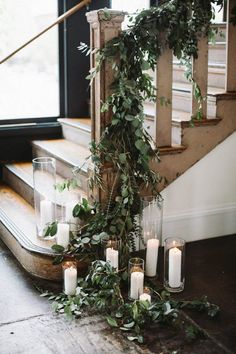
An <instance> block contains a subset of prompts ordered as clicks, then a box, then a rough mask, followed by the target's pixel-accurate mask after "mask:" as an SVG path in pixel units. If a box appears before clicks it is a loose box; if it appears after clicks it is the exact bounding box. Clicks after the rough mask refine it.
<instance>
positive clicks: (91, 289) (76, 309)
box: [40, 261, 219, 343]
mask: <svg viewBox="0 0 236 354" xmlns="http://www.w3.org/2000/svg"><path fill="white" fill-rule="evenodd" d="M40 291H41V296H43V297H48V299H49V300H50V301H53V303H52V308H53V310H54V311H55V312H57V313H59V314H65V315H67V316H68V317H69V318H71V319H72V318H78V317H80V316H81V315H82V314H83V312H84V311H87V313H88V311H90V312H91V311H96V313H97V312H99V313H100V314H102V315H104V316H105V317H106V320H107V322H108V324H109V325H110V326H111V327H114V328H117V329H120V330H121V331H122V332H123V333H124V335H125V336H126V338H127V339H128V340H130V341H134V340H137V341H138V342H139V343H143V342H144V337H145V328H147V327H149V326H150V325H156V324H161V325H165V326H166V325H167V326H168V325H172V326H175V327H176V328H178V329H179V330H182V331H184V332H185V334H186V338H187V339H190V340H192V339H196V338H197V337H199V336H204V334H203V332H201V331H200V330H199V328H197V327H194V326H193V325H191V324H189V323H188V321H186V320H185V319H184V318H183V316H181V311H180V310H182V309H190V310H195V311H198V312H205V313H206V314H207V315H208V316H209V317H215V316H216V315H217V314H218V312H219V307H218V306H217V305H214V304H211V303H210V302H209V301H208V299H207V297H206V296H203V297H202V298H201V299H194V300H187V301H186V300H174V299H172V298H171V297H170V294H169V293H167V292H166V291H160V292H157V291H155V289H153V300H152V303H149V302H148V301H143V300H135V301H133V302H129V301H127V300H126V298H125V296H124V295H123V294H122V282H121V277H120V276H119V274H118V273H117V272H116V271H115V270H114V268H112V267H111V265H110V264H109V263H106V262H103V261H95V262H93V263H92V265H91V268H90V271H89V273H88V275H87V276H86V277H85V278H84V279H83V278H80V279H79V280H78V286H77V288H76V294H75V295H74V296H68V295H66V294H64V293H52V292H49V291H46V292H44V291H42V290H40Z"/></svg>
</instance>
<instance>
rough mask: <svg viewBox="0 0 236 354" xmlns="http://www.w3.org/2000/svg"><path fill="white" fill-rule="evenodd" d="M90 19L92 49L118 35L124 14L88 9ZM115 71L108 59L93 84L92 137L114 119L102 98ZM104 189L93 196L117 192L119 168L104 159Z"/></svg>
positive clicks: (102, 197)
mask: <svg viewBox="0 0 236 354" xmlns="http://www.w3.org/2000/svg"><path fill="white" fill-rule="evenodd" d="M86 16H87V20H88V22H89V23H90V47H91V48H92V49H101V48H103V47H104V45H105V43H106V42H108V41H109V40H111V39H113V38H115V37H117V36H118V35H119V33H120V32H121V24H122V22H123V20H124V16H125V14H124V13H123V12H120V11H113V10H107V9H106V10H96V11H91V12H89V13H87V15H86ZM96 56H97V54H96V53H92V54H91V56H90V67H91V68H94V67H95V64H96ZM113 79H114V75H113V70H112V65H111V63H108V62H105V63H104V64H103V65H102V68H101V70H100V71H99V72H98V73H97V75H96V77H95V79H94V80H93V82H92V84H91V96H90V102H91V103H90V105H91V122H92V140H95V141H96V142H99V141H100V137H101V134H102V132H103V131H104V129H105V127H106V126H107V124H109V123H110V122H111V118H112V112H111V111H109V112H105V113H102V112H101V107H102V104H103V102H104V101H105V100H106V98H107V97H108V96H109V94H110V93H111V90H110V85H111V83H112V82H113ZM100 173H101V176H102V180H103V184H104V187H105V189H104V190H101V189H99V190H97V191H93V197H95V198H96V199H97V200H99V201H100V202H101V203H106V201H107V196H108V193H109V191H111V190H113V191H114V193H115V184H116V180H117V178H116V175H117V171H114V168H113V166H112V165H111V164H109V165H108V164H107V163H105V162H104V164H103V166H102V168H101V171H100Z"/></svg>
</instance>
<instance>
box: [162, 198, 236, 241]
mask: <svg viewBox="0 0 236 354" xmlns="http://www.w3.org/2000/svg"><path fill="white" fill-rule="evenodd" d="M231 234H236V203H227V204H222V205H216V206H211V207H208V208H205V209H201V210H188V211H182V212H181V213H178V214H169V215H168V214H166V215H164V222H163V239H165V238H166V237H169V236H179V237H182V238H184V239H185V240H186V241H187V242H189V241H197V240H202V239H206V238H212V237H218V236H224V235H231Z"/></svg>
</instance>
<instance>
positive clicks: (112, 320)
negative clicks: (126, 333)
mask: <svg viewBox="0 0 236 354" xmlns="http://www.w3.org/2000/svg"><path fill="white" fill-rule="evenodd" d="M106 320H107V322H108V324H109V325H110V326H111V327H118V324H117V321H116V319H115V318H113V317H111V316H107V317H106Z"/></svg>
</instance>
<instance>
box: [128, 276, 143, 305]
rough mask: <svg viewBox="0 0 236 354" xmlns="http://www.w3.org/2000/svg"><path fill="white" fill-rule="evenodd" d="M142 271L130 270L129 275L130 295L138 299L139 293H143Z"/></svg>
mask: <svg viewBox="0 0 236 354" xmlns="http://www.w3.org/2000/svg"><path fill="white" fill-rule="evenodd" d="M143 281H144V274H143V272H132V273H131V276H130V297H131V299H134V300H138V298H139V295H140V294H142V293H143Z"/></svg>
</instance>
